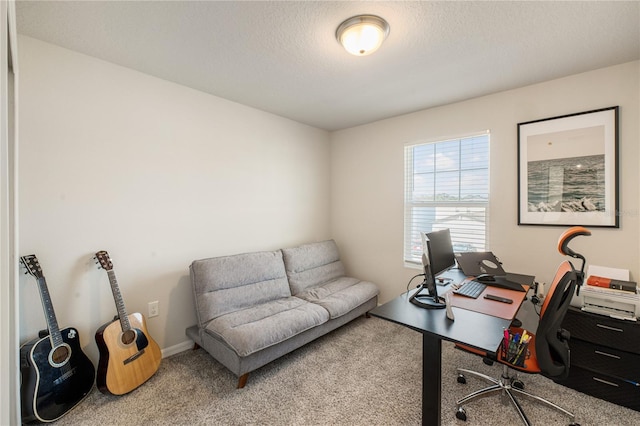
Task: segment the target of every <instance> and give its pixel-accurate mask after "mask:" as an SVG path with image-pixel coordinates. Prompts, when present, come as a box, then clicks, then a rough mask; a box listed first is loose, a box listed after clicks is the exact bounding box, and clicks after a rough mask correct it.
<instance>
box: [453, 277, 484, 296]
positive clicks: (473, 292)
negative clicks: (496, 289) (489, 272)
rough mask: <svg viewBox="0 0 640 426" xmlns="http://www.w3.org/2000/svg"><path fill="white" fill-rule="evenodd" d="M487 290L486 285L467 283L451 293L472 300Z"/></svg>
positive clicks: (473, 282)
mask: <svg viewBox="0 0 640 426" xmlns="http://www.w3.org/2000/svg"><path fill="white" fill-rule="evenodd" d="M485 288H487V285H486V284H483V283H481V282H478V281H467V282H466V283H464V284H462V285H461V286H460V287H458V288H457V289H454V290H453V292H454V293H455V294H459V295H460V296H466V297H471V298H473V299H477V298H478V296H480V294H481V293H482V292H483V291H484V289H485Z"/></svg>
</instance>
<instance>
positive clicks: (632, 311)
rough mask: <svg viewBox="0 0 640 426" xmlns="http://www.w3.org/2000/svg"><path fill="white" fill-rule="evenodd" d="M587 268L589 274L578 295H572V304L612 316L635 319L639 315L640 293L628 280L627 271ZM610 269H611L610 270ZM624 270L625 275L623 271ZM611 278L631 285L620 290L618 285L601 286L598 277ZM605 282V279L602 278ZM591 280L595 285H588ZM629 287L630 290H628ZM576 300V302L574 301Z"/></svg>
mask: <svg viewBox="0 0 640 426" xmlns="http://www.w3.org/2000/svg"><path fill="white" fill-rule="evenodd" d="M595 268H596V269H594V270H592V268H591V267H590V268H589V271H588V273H589V274H590V275H589V276H588V277H587V279H586V280H585V284H584V285H582V286H581V287H580V292H579V295H578V296H574V298H573V300H572V303H571V304H572V305H574V306H576V305H578V306H579V307H580V308H581V309H582V310H583V311H585V312H592V313H595V314H600V315H606V316H609V317H612V318H618V319H624V320H629V321H637V319H638V317H640V294H639V293H638V288H637V286H635V283H632V282H628V279H629V275H628V274H629V272H628V271H622V274H620V270H612V268H603V267H597V266H596V267H595ZM610 270H611V271H610ZM624 272H626V275H625V273H624ZM603 276H605V277H607V278H611V279H612V280H613V282H617V283H622V282H625V283H626V284H629V285H631V287H630V286H628V285H627V286H625V288H627V290H620V289H619V288H620V286H619V285H618V286H614V285H611V286H610V287H609V286H602V285H599V284H600V283H599V281H600V282H601V281H603V280H602V279H601V278H599V277H603ZM604 281H605V282H606V280H604ZM589 282H592V283H593V284H596V285H589V284H588V283H589ZM629 289H631V290H632V291H629ZM576 302H577V303H576Z"/></svg>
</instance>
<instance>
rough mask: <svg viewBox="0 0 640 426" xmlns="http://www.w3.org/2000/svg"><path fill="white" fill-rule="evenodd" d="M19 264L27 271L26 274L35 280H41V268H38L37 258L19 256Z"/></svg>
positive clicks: (33, 256) (34, 256)
mask: <svg viewBox="0 0 640 426" xmlns="http://www.w3.org/2000/svg"><path fill="white" fill-rule="evenodd" d="M20 262H22V265H23V266H24V267H25V269H26V270H27V274H29V275H32V276H33V277H35V278H43V277H44V275H42V268H41V267H40V263H39V262H38V258H37V257H36V255H35V254H30V255H28V256H20Z"/></svg>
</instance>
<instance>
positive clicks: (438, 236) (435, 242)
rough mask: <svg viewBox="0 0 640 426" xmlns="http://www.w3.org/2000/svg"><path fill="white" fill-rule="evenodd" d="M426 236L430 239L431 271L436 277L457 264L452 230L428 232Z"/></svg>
mask: <svg viewBox="0 0 640 426" xmlns="http://www.w3.org/2000/svg"><path fill="white" fill-rule="evenodd" d="M426 238H427V239H428V244H427V249H428V254H429V263H430V264H431V272H432V274H433V276H434V278H435V277H437V276H438V275H440V274H442V273H443V272H445V271H447V270H449V269H451V268H453V267H455V266H456V256H455V253H454V252H453V244H452V243H451V232H450V231H449V229H448V228H447V229H442V230H440V231H433V232H429V233H427V234H426ZM423 263H424V261H423Z"/></svg>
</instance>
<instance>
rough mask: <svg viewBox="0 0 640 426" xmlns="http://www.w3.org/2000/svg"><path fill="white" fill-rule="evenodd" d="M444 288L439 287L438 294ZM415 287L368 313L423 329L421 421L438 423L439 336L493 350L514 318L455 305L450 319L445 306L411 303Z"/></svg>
mask: <svg viewBox="0 0 640 426" xmlns="http://www.w3.org/2000/svg"><path fill="white" fill-rule="evenodd" d="M447 290H448V288H446V287H438V291H439V294H444V293H445V292H446V291H447ZM415 291H416V290H410V291H409V292H407V293H404V294H402V295H400V296H398V297H397V298H395V299H393V300H392V301H390V302H388V303H385V304H384V305H381V306H378V307H377V308H374V309H373V310H372V311H370V312H369V313H370V314H371V315H372V316H374V317H378V318H382V319H385V320H387V321H391V322H395V323H397V324H400V325H403V326H405V327H409V328H411V329H413V330H415V331H418V332H420V333H422V424H423V425H430V426H432V425H439V424H440V401H441V398H440V393H441V381H442V380H441V379H442V373H441V368H442V340H448V341H451V342H454V343H462V344H465V345H467V346H473V347H475V348H478V349H481V350H483V351H486V352H490V353H495V352H496V351H497V350H498V347H499V346H500V342H501V341H502V337H503V330H504V329H505V328H509V325H510V324H511V320H512V319H513V318H511V319H505V318H498V317H494V316H491V315H486V314H481V313H478V312H474V311H470V310H466V309H461V308H456V307H454V308H453V312H454V315H455V321H450V320H449V319H448V318H447V316H446V312H445V310H444V309H424V308H421V307H418V306H415V305H413V304H411V303H410V302H409V296H410V295H411V294H413V292H415ZM520 294H521V295H522V299H520V300H515V299H514V303H518V306H519V305H520V304H521V303H522V301H523V300H524V296H525V293H520ZM457 297H462V296H457ZM478 301H479V302H480V300H478ZM494 303H500V302H494ZM452 380H453V378H452Z"/></svg>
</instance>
